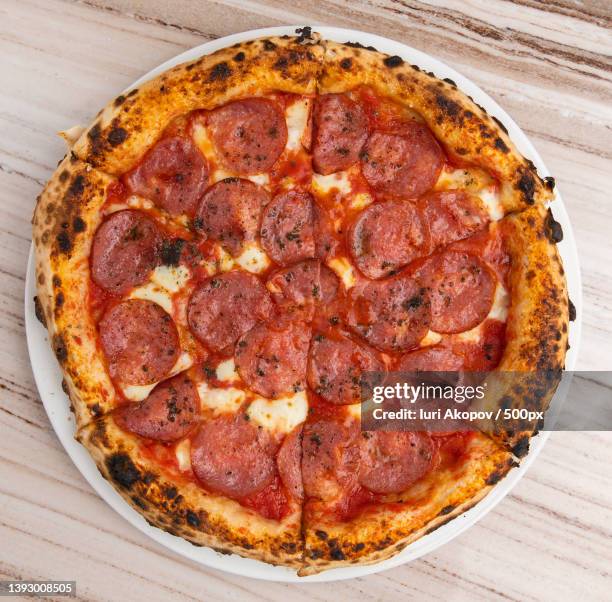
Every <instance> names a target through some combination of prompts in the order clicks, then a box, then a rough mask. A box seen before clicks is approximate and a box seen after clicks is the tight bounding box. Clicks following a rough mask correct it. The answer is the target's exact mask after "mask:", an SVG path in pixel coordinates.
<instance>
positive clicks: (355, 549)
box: [353, 541, 365, 552]
mask: <svg viewBox="0 0 612 602" xmlns="http://www.w3.org/2000/svg"><path fill="white" fill-rule="evenodd" d="M364 548H365V544H364V543H363V541H360V542H359V543H356V544H354V545H353V552H361V550H363V549H364Z"/></svg>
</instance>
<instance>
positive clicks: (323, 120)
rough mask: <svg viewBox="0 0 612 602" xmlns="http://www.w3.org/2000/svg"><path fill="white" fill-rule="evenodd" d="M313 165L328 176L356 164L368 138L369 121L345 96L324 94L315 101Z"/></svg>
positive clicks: (360, 109) (356, 104) (354, 103)
mask: <svg viewBox="0 0 612 602" xmlns="http://www.w3.org/2000/svg"><path fill="white" fill-rule="evenodd" d="M313 133H314V139H313V148H312V154H313V164H314V168H315V170H316V171H317V172H319V173H321V174H330V173H333V172H335V171H341V170H343V169H347V168H349V167H350V166H351V165H353V164H354V163H357V161H358V160H359V153H360V152H361V149H362V148H363V145H364V143H365V141H366V138H367V137H368V121H367V118H366V115H365V113H364V111H363V109H362V108H361V106H360V105H359V104H358V103H356V102H355V101H354V100H352V99H351V98H349V97H348V96H347V95H346V94H323V95H321V96H319V97H318V98H317V99H316V101H315V106H314V119H313Z"/></svg>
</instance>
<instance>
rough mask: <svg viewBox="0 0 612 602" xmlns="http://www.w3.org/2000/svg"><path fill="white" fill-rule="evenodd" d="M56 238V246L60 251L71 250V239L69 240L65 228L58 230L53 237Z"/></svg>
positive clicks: (67, 251) (68, 251)
mask: <svg viewBox="0 0 612 602" xmlns="http://www.w3.org/2000/svg"><path fill="white" fill-rule="evenodd" d="M55 239H56V240H57V246H58V247H59V250H60V251H61V252H62V253H70V251H71V250H72V241H71V240H70V235H69V234H68V232H66V231H65V230H62V231H61V232H59V234H58V235H57V236H56V237H55Z"/></svg>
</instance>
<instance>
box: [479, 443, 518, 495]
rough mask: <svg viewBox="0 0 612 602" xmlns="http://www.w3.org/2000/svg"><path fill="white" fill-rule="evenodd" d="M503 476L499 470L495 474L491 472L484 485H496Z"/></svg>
mask: <svg viewBox="0 0 612 602" xmlns="http://www.w3.org/2000/svg"><path fill="white" fill-rule="evenodd" d="M527 443H529V441H527ZM503 476H504V474H503V473H502V472H500V471H499V470H496V471H495V472H492V473H491V474H490V475H489V476H488V477H487V480H486V481H485V483H486V484H487V485H495V484H497V483H499V481H500V479H501V478H502V477H503Z"/></svg>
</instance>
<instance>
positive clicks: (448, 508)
mask: <svg viewBox="0 0 612 602" xmlns="http://www.w3.org/2000/svg"><path fill="white" fill-rule="evenodd" d="M454 509H455V506H453V504H449V505H448V506H444V508H442V510H440V512H438V516H445V515H446V514H450V513H451V512H452V511H453V510H454Z"/></svg>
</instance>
